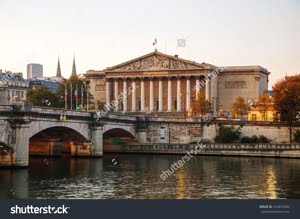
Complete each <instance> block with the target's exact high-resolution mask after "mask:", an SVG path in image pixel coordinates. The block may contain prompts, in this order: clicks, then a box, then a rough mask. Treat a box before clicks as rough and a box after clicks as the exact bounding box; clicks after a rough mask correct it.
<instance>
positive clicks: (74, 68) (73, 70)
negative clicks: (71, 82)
mask: <svg viewBox="0 0 300 219" xmlns="http://www.w3.org/2000/svg"><path fill="white" fill-rule="evenodd" d="M76 75H77V74H76V65H75V56H73V67H72V75H71V76H76Z"/></svg>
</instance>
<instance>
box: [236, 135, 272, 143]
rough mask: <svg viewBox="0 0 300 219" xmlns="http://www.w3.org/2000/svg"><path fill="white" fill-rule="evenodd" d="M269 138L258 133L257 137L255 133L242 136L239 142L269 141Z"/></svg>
mask: <svg viewBox="0 0 300 219" xmlns="http://www.w3.org/2000/svg"><path fill="white" fill-rule="evenodd" d="M269 142H270V140H269V139H268V138H267V137H265V136H264V135H260V136H259V138H258V137H257V136H256V135H252V137H248V136H244V137H242V138H241V143H269Z"/></svg>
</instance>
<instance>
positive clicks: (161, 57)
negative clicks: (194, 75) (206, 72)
mask: <svg viewBox="0 0 300 219" xmlns="http://www.w3.org/2000/svg"><path fill="white" fill-rule="evenodd" d="M203 68H204V66H203V65H202V64H199V63H196V62H192V61H188V60H185V59H181V58H178V57H175V56H170V55H166V54H163V53H159V52H157V51H155V52H152V53H149V54H147V55H144V56H141V57H138V58H136V59H133V60H130V61H128V62H124V63H122V64H119V65H116V66H113V67H110V68H108V69H106V70H105V71H141V70H142V71H144V70H149V71H153V70H172V69H203Z"/></svg>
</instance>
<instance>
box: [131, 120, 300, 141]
mask: <svg viewBox="0 0 300 219" xmlns="http://www.w3.org/2000/svg"><path fill="white" fill-rule="evenodd" d="M224 126H231V125H229V124H226V125H224ZM233 127H234V128H238V127H240V128H241V137H243V136H249V137H251V136H253V135H256V136H257V137H259V136H260V135H264V136H265V137H267V138H268V139H270V140H271V141H272V143H289V139H290V137H289V129H288V127H287V126H286V125H280V126H279V125H278V124H274V123H270V124H264V125H261V124H251V123H245V124H242V123H241V125H233ZM219 128H220V126H219V125H218V124H204V125H202V126H201V125H200V124H190V125H177V124H170V125H165V124H163V125H159V124H155V123H153V124H150V125H148V128H146V129H145V130H143V131H139V132H138V133H137V136H136V137H137V141H138V142H139V143H191V142H199V141H200V140H205V141H206V142H213V141H214V138H215V136H216V133H217V131H218V129H219ZM298 128H299V129H300V127H298ZM295 129H297V127H295V128H294V130H295ZM169 139H170V141H169Z"/></svg>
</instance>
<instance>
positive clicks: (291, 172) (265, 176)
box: [0, 154, 300, 199]
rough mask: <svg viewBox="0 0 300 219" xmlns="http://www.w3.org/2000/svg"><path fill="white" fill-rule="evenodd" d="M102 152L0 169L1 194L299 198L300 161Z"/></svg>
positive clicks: (97, 197) (21, 195)
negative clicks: (164, 173)
mask: <svg viewBox="0 0 300 219" xmlns="http://www.w3.org/2000/svg"><path fill="white" fill-rule="evenodd" d="M181 158H182V156H178V155H137V154H136V155H134V154H104V157H103V158H101V159H88V158H71V157H69V156H63V157H52V158H48V157H47V158H42V157H30V165H29V167H28V168H27V169H0V198H2V199H3V198H4V199H7V198H34V199H48V198H54V199H258V198H260V199H265V198H266V199H274V198H283V199H286V198H289V199H291V198H296V199H299V198H300V159H278V158H252V157H249V158H247V157H218V156H194V157H192V158H191V160H190V161H189V162H187V163H185V164H184V165H183V166H182V167H181V168H180V169H178V170H177V171H175V172H174V174H173V175H171V176H170V177H168V178H167V179H166V180H165V181H163V180H162V179H161V178H160V175H161V174H162V171H166V170H167V169H168V168H170V165H171V164H172V163H173V162H177V161H178V160H179V159H181Z"/></svg>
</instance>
